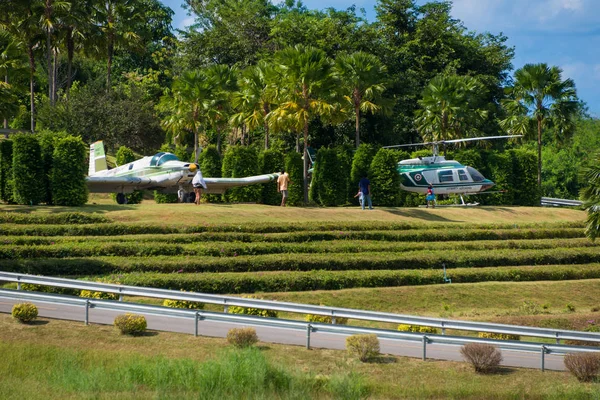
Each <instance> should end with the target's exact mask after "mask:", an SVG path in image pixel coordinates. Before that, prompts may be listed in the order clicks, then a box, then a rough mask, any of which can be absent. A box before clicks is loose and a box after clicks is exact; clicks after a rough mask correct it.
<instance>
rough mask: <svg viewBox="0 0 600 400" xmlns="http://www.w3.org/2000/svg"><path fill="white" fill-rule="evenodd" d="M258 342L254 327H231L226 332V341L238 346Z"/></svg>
mask: <svg viewBox="0 0 600 400" xmlns="http://www.w3.org/2000/svg"><path fill="white" fill-rule="evenodd" d="M257 342H258V335H257V334H256V329H254V328H232V329H230V330H229V331H228V332H227V343H229V344H231V345H233V346H235V347H239V348H244V347H250V346H253V345H255V344H256V343H257Z"/></svg>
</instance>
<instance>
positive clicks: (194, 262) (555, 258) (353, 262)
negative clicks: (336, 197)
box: [0, 248, 600, 275]
mask: <svg viewBox="0 0 600 400" xmlns="http://www.w3.org/2000/svg"><path fill="white" fill-rule="evenodd" d="M592 262H600V252H599V251H598V250H597V249H596V248H571V249H541V250H521V251H519V252H515V251H514V250H512V249H502V250H484V251H467V250H465V251H428V252H405V253H383V252H381V253H359V254H350V253H349V254H344V253H333V254H306V255H304V256H303V257H298V255H297V254H268V255H260V256H239V257H186V256H178V257H174V256H155V257H90V258H62V259H59V258H54V259H48V258H47V259H20V260H2V261H0V270H3V271H9V272H21V273H32V274H43V275H85V274H102V273H111V272H150V271H155V272H245V271H248V272H250V271H253V272H262V271H310V270H331V271H335V270H340V271H342V270H354V269H356V270H358V269H362V270H381V269H394V270H400V269H440V268H441V267H442V263H445V264H446V267H447V268H474V267H498V266H505V265H549V264H587V263H592Z"/></svg>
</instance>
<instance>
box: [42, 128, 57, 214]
mask: <svg viewBox="0 0 600 400" xmlns="http://www.w3.org/2000/svg"><path fill="white" fill-rule="evenodd" d="M38 140H39V142H40V151H41V157H42V166H43V167H42V169H43V171H44V180H43V183H42V184H41V185H40V190H42V191H43V193H42V196H43V197H42V200H41V201H42V202H43V203H46V204H52V185H51V180H52V164H53V163H52V161H53V160H54V142H55V140H54V133H53V132H50V131H45V132H41V133H40V134H39V135H38Z"/></svg>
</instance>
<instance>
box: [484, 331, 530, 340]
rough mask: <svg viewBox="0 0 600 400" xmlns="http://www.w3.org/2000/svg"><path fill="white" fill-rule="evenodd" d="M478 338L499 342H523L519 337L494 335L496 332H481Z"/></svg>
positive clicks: (504, 334) (505, 334)
mask: <svg viewBox="0 0 600 400" xmlns="http://www.w3.org/2000/svg"><path fill="white" fill-rule="evenodd" d="M477 337H480V338H484V339H497V340H521V336H519V335H510V334H508V333H494V332H479V333H478V334H477Z"/></svg>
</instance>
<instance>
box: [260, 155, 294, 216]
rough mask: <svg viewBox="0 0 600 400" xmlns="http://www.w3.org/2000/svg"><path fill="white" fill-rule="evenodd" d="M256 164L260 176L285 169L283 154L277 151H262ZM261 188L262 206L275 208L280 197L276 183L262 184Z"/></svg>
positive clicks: (279, 201)
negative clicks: (266, 205) (258, 166)
mask: <svg viewBox="0 0 600 400" xmlns="http://www.w3.org/2000/svg"><path fill="white" fill-rule="evenodd" d="M258 163H259V165H260V173H261V174H272V173H274V172H281V170H284V169H285V168H284V157H283V153H282V152H281V151H279V150H265V151H262V152H261V153H260V154H259V156H258ZM288 174H289V172H288ZM261 186H262V194H261V197H262V203H263V204H269V205H272V206H276V205H279V204H280V203H281V195H280V194H279V192H278V191H277V182H269V183H264V184H262V185H261ZM288 190H289V189H288Z"/></svg>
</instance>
